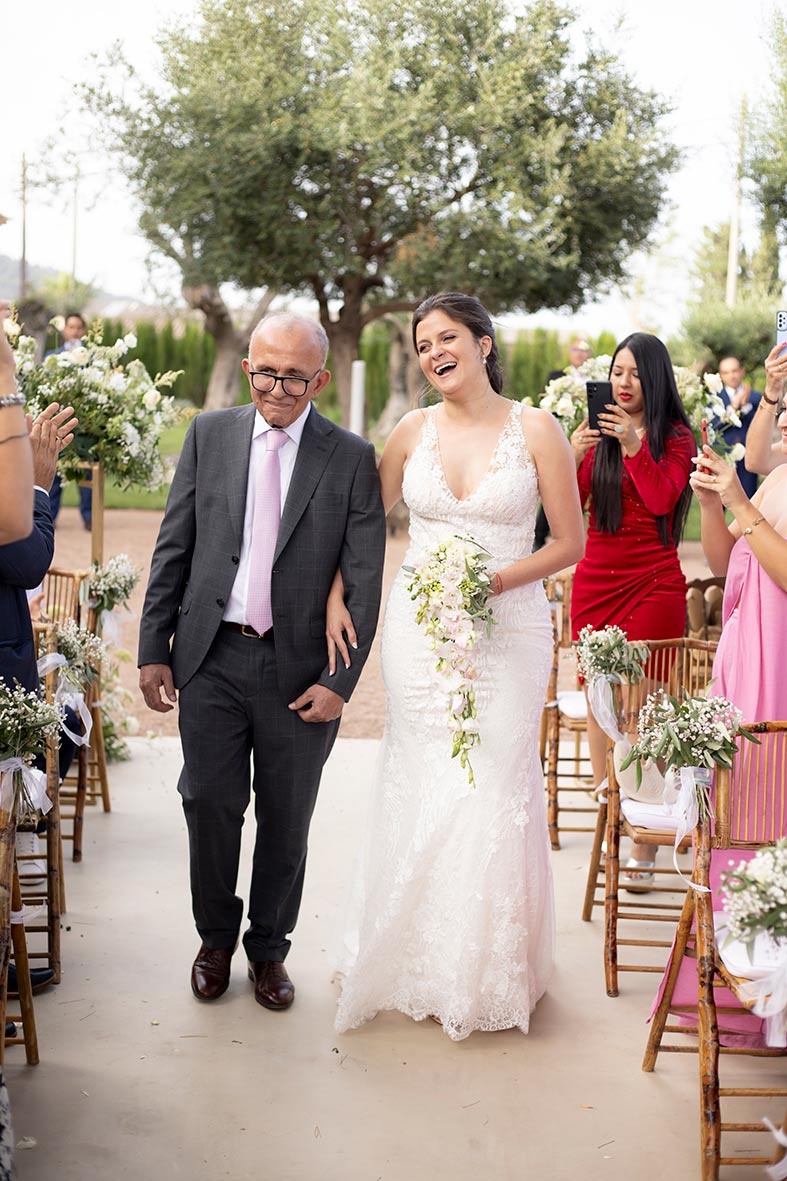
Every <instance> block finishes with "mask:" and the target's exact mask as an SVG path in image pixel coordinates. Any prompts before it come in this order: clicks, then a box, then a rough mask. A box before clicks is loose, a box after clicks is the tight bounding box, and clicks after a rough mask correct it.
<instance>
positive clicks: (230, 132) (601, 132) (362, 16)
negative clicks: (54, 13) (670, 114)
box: [90, 0, 677, 399]
mask: <svg viewBox="0 0 787 1181" xmlns="http://www.w3.org/2000/svg"><path fill="white" fill-rule="evenodd" d="M198 12H199V15H198V18H197V19H196V20H194V19H192V20H191V21H190V22H183V23H181V24H180V25H177V26H175V27H173V28H171V29H168V30H166V31H165V32H163V33H162V34H161V36H160V39H159V46H160V50H161V69H160V78H159V80H158V81H157V83H156V84H155V85H150V84H145V83H144V82H142V81H141V80H140V79H139V78H135V77H134V76H133V72H132V73H131V76H130V79H129V85H126V86H124V87H123V88H122V89H118V88H117V87H116V88H115V89H111V88H109V87H108V83H107V82H106V81H99V83H98V84H97V85H96V86H95V87H94V88H93V90H92V91H91V92H90V102H91V104H92V106H93V109H94V110H96V111H97V112H99V113H101V114H102V116H104V125H105V127H106V129H107V131H108V133H109V137H110V142H111V146H112V147H114V148H115V149H116V150H117V152H118V158H119V161H120V163H121V167H123V168H124V170H125V172H126V175H127V177H128V179H129V182H130V184H131V186H132V188H133V190H134V192H135V193H136V195H137V197H138V198H139V201H140V204H141V206H142V210H143V212H142V218H141V226H142V229H143V232H144V233H145V234H146V236H147V237H148V239H149V240H150V242H151V243H152V245H153V246H154V247H155V248H157V249H158V250H161V251H163V252H164V253H165V254H167V255H169V256H170V257H171V258H174V259H175V260H176V261H177V262H178V265H179V266H180V267H181V270H182V273H183V277H184V284H185V285H186V286H191V287H197V286H199V285H205V284H208V285H214V286H216V285H218V284H219V283H222V282H227V281H232V282H235V283H237V284H239V285H240V286H242V287H244V288H248V289H255V288H258V287H261V286H265V287H267V288H269V289H270V290H276V291H278V292H282V293H286V292H290V293H304V292H305V293H308V294H310V295H312V296H313V297H314V298H315V299H316V300H317V302H318V304H319V308H320V315H321V319H322V322H323V324H324V326H325V328H326V330H327V332H328V334H329V338H330V341H331V347H332V355H333V363H334V367H335V369H336V370H337V377H338V380H339V389H340V395H341V396H342V398H343V399H346V397H347V396H348V393H349V380H348V377H349V365H350V362H351V360H352V359H353V358H354V357H356V356H357V355H358V344H359V339H360V334H361V331H362V329H363V327H364V326H365V325H366V324H367V323H369V322H370V321H372V320H374V319H376V318H377V317H379V316H382V315H384V314H386V313H388V312H391V311H397V310H406V309H409V308H412V307H413V306H415V304H416V303H417V302H418V301H419V300H420V299H421V298H423V297H424V296H425V295H426V294H428V293H430V292H433V291H435V290H439V289H450V288H453V289H460V290H463V291H470V292H474V293H475V294H477V295H478V296H479V297H480V298H481V299H482V300H483V301H484V302H485V303H486V304H487V305H488V306H489V308H490V309H491V310H492V311H500V310H504V309H505V310H513V309H522V310H527V311H533V310H536V309H538V308H541V307H561V306H564V307H566V308H576V307H578V306H579V305H580V304H581V303H583V302H584V301H585V300H586V299H587V298H588V297H589V296H591V295H593V294H594V293H596V292H598V291H599V290H601V289H603V288H604V287H605V286H608V285H610V284H612V283H614V282H615V281H616V280H618V279H620V278H621V277H622V276H623V275H624V274H625V271H626V266H627V262H628V258H629V256H630V254H631V252H632V251H634V250H635V249H636V248H637V247H639V246H641V245H642V244H643V243H644V242H646V240H647V238H648V235H649V233H650V232H651V230H652V229H653V227H654V224H655V222H656V220H657V218H658V215H659V212H660V210H661V208H662V204H663V199H664V189H665V184H666V181H667V178H668V174H669V173H670V171H671V170H672V168H673V167H674V166H675V164H676V161H677V153H676V151H675V149H674V148H673V146H672V145H671V144H670V143H669V142H668V141H667V139H666V138H665V135H664V132H663V129H662V127H661V122H662V118H663V116H664V115H665V113H666V109H667V108H666V106H665V104H664V103H663V101H662V100H661V99H660V98H659V97H657V96H656V95H655V94H654V93H652V92H650V91H646V90H642V89H641V88H638V87H637V86H635V85H634V84H633V82H632V80H631V79H630V78H629V77H628V75H627V74H626V72H625V70H624V68H623V67H622V66H621V64H620V63H619V61H618V60H617V59H616V58H615V56H614V55H613V54H612V53H611V52H610V51H608V50H606V49H603V50H602V49H601V48H599V47H596V46H594V45H593V44H592V43H588V42H587V41H585V42H584V45H583V51H582V54H581V56H580V55H578V54H577V53H576V52H575V51H574V49H573V48H572V42H571V38H570V32H571V22H572V19H573V18H572V14H571V12H570V10H569V9H568V8H566V7H564V6H563V5H562V4H561V3H558V2H557V0H533V2H532V3H530V4H528V6H527V7H526V8H525V9H524V10H520V9H518V10H517V11H516V12H515V11H514V9H513V8H512V7H510V6H509V5H508V4H507V3H506V0H476V2H475V3H473V4H472V5H468V4H467V3H466V2H465V0H365V2H364V3H363V4H357V3H355V2H352V0H203V2H202V3H201V5H200V8H199V10H198Z"/></svg>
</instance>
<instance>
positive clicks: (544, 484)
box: [495, 409, 585, 592]
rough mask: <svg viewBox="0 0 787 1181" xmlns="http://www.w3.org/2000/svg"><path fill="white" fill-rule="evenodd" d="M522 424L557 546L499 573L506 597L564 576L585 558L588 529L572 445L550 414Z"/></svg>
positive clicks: (532, 413) (531, 414)
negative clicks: (531, 584) (515, 590)
mask: <svg viewBox="0 0 787 1181" xmlns="http://www.w3.org/2000/svg"><path fill="white" fill-rule="evenodd" d="M522 420H523V429H524V430H525V434H526V437H527V444H528V448H529V450H530V454H531V455H532V457H533V462H534V463H535V465H536V471H537V473H538V488H539V492H540V493H541V501H542V504H543V505H544V511H545V513H546V515H547V519H548V521H549V530H550V533H551V534H552V540H551V541H550V542H549V544H548V545H545V546H544V547H543V548H542V549H540V550H538V551H537V552H536V553H534V554H530V555H529V556H528V557H526V558H522V559H520V561H518V562H514V563H513V565H511V566H506V567H505V569H503V570H500V571H498V574H499V582H498V579H495V583H496V585H498V586H502V592H505V591H507V590H512V589H513V588H514V587H516V586H524V585H525V584H526V583H529V582H540V581H541V579H542V578H547V577H548V576H549V575H550V574H556V573H557V572H558V570H565V568H566V566H573V565H574V563H575V562H578V561H579V559H580V558H581V557H582V555H583V553H584V552H585V523H584V521H583V519H582V509H581V507H580V504H579V492H578V489H577V475H576V463H575V460H574V456H573V454H572V451H571V447H570V445H569V442H568V440H567V439H566V436H565V435H564V434H563V432H562V430H561V429H560V427H559V426H558V424H557V422H556V421H555V419H554V418H553V417H552V415H551V414H548V413H547V412H546V410H530V409H527V410H525V411H524V412H523V414H522Z"/></svg>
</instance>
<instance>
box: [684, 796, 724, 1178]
mask: <svg viewBox="0 0 787 1181" xmlns="http://www.w3.org/2000/svg"><path fill="white" fill-rule="evenodd" d="M703 824H704V826H705V827H706V828H707V827H708V825H709V822H708V821H707V820H705V821H704V822H703V821H700V825H701V826H702V825H703ZM703 861H704V862H705V865H704V867H703V865H702V862H703ZM709 866H710V849H709V848H708V842H707V839H706V840H705V841H704V842H703V841H702V840H701V839H698V840H697V842H696V850H695V868H694V878H695V880H698V881H707V880H708V877H709ZM703 870H704V872H703ZM690 893H692V894H693V893H694V891H693V890H691V891H690ZM695 905H696V908H697V986H698V998H697V1032H698V1036H699V1066H700V1146H701V1160H702V1173H701V1176H702V1181H718V1177H719V1157H720V1155H721V1109H720V1105H719V1023H718V1018H717V1014H716V1002H715V999H714V996H713V983H714V980H715V977H716V937H715V933H714V929H713V906H712V901H711V898H710V896H709V895H708V894H701V895H700V897H699V898H698V899H697V900H696V902H695Z"/></svg>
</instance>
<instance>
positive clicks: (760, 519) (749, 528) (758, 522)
mask: <svg viewBox="0 0 787 1181" xmlns="http://www.w3.org/2000/svg"><path fill="white" fill-rule="evenodd" d="M764 520H765V517H757V519H756V521H752V523H751V525H747V526H746V528H745V529H744V530H743V536H744V537H745V536H746V534H747V533H751V532H752V531H753V530H754V529H756V528H757V526H758V525H761V524H762V523H763V521H764Z"/></svg>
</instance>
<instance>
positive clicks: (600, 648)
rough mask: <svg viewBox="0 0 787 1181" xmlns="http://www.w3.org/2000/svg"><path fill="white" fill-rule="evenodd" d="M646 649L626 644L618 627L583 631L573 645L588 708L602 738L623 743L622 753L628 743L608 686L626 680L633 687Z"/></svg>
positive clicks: (640, 673) (641, 644)
mask: <svg viewBox="0 0 787 1181" xmlns="http://www.w3.org/2000/svg"><path fill="white" fill-rule="evenodd" d="M649 655H650V648H649V647H648V645H647V644H646V643H644V642H643V641H639V642H637V641H636V640H629V639H628V638H627V636H626V633H625V632H624V631H622V630H621V629H620V628H619V627H615V626H614V625H611V626H609V627H602V628H599V630H598V631H595V630H594V629H593V628H592V627H590V626H588V627H583V628H582V631H581V632H580V633H579V640H578V641H577V664H578V667H579V672H580V674H581V675H582V676H583V677H584V678H585V683H586V685H587V695H588V705H589V706H590V709H591V710H592V712H593V716H594V718H595V719H596V721H597V722H598V724H599V726H601V729H602V730H603V731H604V733H605V734H607V735H609V737H610V738H611V739H612V741H613V742H617V743H623V744H624V745H623V747H622V748H621V749H622V751H623V753H626V752H628V750H629V749H630V746H629V742H628V739H627V738H626V736H625V735H624V734H623V732H622V731H621V729H620V726H619V724H618V718H617V716H616V711H615V703H614V699H613V696H612V685H613V684H620V683H621V682H622V681H623V680H626V681H628V682H629V684H631V685H636V684H637V683H638V682H639V681H641V680H642V678H643V676H644V675H645V663H646V661H647V659H648V656H649Z"/></svg>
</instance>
